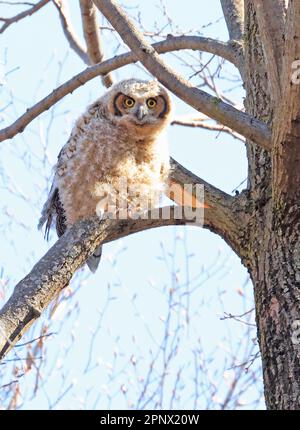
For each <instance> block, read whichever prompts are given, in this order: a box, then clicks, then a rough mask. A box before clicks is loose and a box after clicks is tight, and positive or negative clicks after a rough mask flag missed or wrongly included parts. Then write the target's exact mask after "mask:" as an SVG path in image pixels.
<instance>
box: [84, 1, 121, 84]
mask: <svg viewBox="0 0 300 430" xmlns="http://www.w3.org/2000/svg"><path fill="white" fill-rule="evenodd" d="M80 9H81V18H82V26H83V34H84V38H85V41H86V46H87V53H88V57H89V62H90V64H97V63H101V62H102V61H103V57H104V54H103V49H102V46H101V40H100V32H99V28H98V27H99V26H98V23H97V9H96V7H95V5H94V3H93V1H92V0H80ZM102 82H103V85H105V86H106V88H109V87H110V86H111V85H112V84H113V79H112V76H111V74H107V75H106V76H103V77H102Z"/></svg>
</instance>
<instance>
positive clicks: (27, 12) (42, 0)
mask: <svg viewBox="0 0 300 430" xmlns="http://www.w3.org/2000/svg"><path fill="white" fill-rule="evenodd" d="M49 1H50V0H40V1H39V2H38V3H37V4H35V5H34V6H32V7H31V8H29V9H27V10H24V11H23V12H21V13H18V15H15V16H13V17H11V18H0V21H3V22H4V24H3V25H2V27H1V28H0V33H3V32H4V31H5V30H6V29H7V28H8V27H9V26H10V25H11V24H14V23H15V22H18V21H20V20H21V19H23V18H26V17H27V16H31V15H33V14H34V13H35V12H37V11H38V10H39V9H41V8H42V7H43V6H45V5H46V4H47V3H49Z"/></svg>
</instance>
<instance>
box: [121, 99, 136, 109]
mask: <svg viewBox="0 0 300 430" xmlns="http://www.w3.org/2000/svg"><path fill="white" fill-rule="evenodd" d="M134 103H135V101H134V100H133V99H132V98H131V97H126V99H124V101H123V104H124V106H125V107H126V108H132V107H133V106H134Z"/></svg>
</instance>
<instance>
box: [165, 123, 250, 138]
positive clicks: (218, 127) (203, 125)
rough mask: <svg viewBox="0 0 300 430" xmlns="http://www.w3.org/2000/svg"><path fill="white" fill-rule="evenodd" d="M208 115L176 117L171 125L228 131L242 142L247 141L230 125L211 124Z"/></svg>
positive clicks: (220, 131) (221, 131)
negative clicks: (229, 126) (201, 116)
mask: <svg viewBox="0 0 300 430" xmlns="http://www.w3.org/2000/svg"><path fill="white" fill-rule="evenodd" d="M207 119H208V118H207V117H203V118H186V117H184V118H180V117H178V118H175V119H174V120H173V121H172V122H171V125H181V126H183V127H193V128H203V129H204V130H209V131H218V132H219V133H227V134H230V136H232V137H234V138H235V139H238V140H240V141H241V142H243V143H245V139H243V138H242V136H240V135H239V134H238V133H235V132H234V131H233V130H231V129H230V128H228V127H225V126H224V125H222V124H209V123H208V122H207Z"/></svg>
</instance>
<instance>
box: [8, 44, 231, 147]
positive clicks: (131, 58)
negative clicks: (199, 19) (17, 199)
mask: <svg viewBox="0 0 300 430" xmlns="http://www.w3.org/2000/svg"><path fill="white" fill-rule="evenodd" d="M153 47H154V48H155V49H156V50H157V52H159V53H161V54H164V53H167V52H171V51H178V50H181V49H192V50H202V51H207V52H210V53H212V54H215V55H221V56H222V57H224V58H226V59H227V60H228V61H234V58H235V57H234V53H233V51H232V49H231V48H230V46H229V45H227V44H226V43H223V42H218V41H216V40H213V39H208V38H204V37H196V36H179V37H171V38H168V39H166V40H164V41H162V42H157V43H154V44H153ZM136 61H138V59H137V57H136V55H135V54H134V53H132V52H129V53H126V54H121V55H118V56H116V57H113V58H111V59H109V60H107V61H103V63H100V64H97V65H95V66H91V67H89V68H87V69H86V70H84V71H83V72H81V73H79V74H77V75H75V76H74V77H73V78H71V79H70V80H69V81H67V82H65V83H64V84H62V85H60V86H59V87H58V88H56V89H55V90H54V91H53V92H52V93H51V94H49V95H48V96H47V97H45V98H44V99H42V100H41V101H39V102H38V103H37V104H35V105H34V106H32V107H31V108H29V109H27V111H26V112H25V113H24V114H23V115H22V116H20V117H19V118H18V119H17V120H16V121H15V122H14V123H13V124H12V125H10V126H8V127H6V128H4V129H2V130H0V142H2V141H4V140H6V139H11V138H12V137H14V136H15V135H16V134H18V133H21V132H22V131H23V130H24V129H25V127H26V126H27V125H28V124H29V123H30V122H31V121H32V120H34V119H35V118H36V117H37V116H38V115H40V114H41V113H42V112H45V111H46V110H47V109H49V108H50V107H51V106H53V105H54V104H55V103H57V102H58V101H59V100H61V99H62V98H63V97H65V96H66V95H67V94H70V93H72V92H73V91H74V90H76V89H77V88H79V87H80V86H82V85H84V84H85V83H86V82H88V81H90V80H91V79H94V78H95V77H97V76H99V75H106V74H107V73H109V72H110V71H112V70H116V69H118V68H120V67H123V66H126V65H128V64H130V63H135V62H136Z"/></svg>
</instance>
